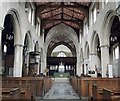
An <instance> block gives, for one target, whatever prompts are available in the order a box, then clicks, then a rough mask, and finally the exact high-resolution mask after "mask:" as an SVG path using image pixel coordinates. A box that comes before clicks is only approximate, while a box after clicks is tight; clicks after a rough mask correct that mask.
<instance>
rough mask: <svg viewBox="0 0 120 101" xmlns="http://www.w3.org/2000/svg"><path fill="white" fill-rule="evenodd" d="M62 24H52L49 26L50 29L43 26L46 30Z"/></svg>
mask: <svg viewBox="0 0 120 101" xmlns="http://www.w3.org/2000/svg"><path fill="white" fill-rule="evenodd" d="M60 23H62V22H58V23H56V24H52V25H51V26H49V27H46V26H43V28H44V29H50V28H52V27H54V26H56V25H59V24H60Z"/></svg>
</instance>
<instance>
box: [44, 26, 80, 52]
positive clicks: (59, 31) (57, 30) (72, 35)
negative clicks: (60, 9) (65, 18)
mask: <svg viewBox="0 0 120 101" xmlns="http://www.w3.org/2000/svg"><path fill="white" fill-rule="evenodd" d="M63 34H65V35H66V36H68V38H69V39H71V40H72V41H73V43H74V45H75V47H76V51H78V48H77V47H78V37H77V34H76V32H75V31H74V30H73V29H72V28H70V27H68V26H67V25H65V24H59V25H57V26H55V27H53V28H52V29H51V30H50V31H49V32H48V34H47V37H46V40H45V46H46V49H45V50H46V51H47V48H48V46H49V43H50V41H51V40H52V39H54V38H55V37H56V36H58V35H63Z"/></svg>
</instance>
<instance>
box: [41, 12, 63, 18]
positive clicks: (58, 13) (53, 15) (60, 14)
mask: <svg viewBox="0 0 120 101" xmlns="http://www.w3.org/2000/svg"><path fill="white" fill-rule="evenodd" d="M58 15H61V13H58V14H55V15H52V16H50V17H46V18H42V17H41V19H42V20H47V19H50V18H52V17H55V16H58Z"/></svg>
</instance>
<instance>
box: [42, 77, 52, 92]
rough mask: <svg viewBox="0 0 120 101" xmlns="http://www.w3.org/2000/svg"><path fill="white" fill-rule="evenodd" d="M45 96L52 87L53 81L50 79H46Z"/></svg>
mask: <svg viewBox="0 0 120 101" xmlns="http://www.w3.org/2000/svg"><path fill="white" fill-rule="evenodd" d="M43 85H44V94H46V93H47V92H48V91H49V89H50V88H51V86H52V79H51V78H50V77H45V78H44V84H43Z"/></svg>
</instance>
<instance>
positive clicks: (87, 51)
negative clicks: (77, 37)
mask: <svg viewBox="0 0 120 101" xmlns="http://www.w3.org/2000/svg"><path fill="white" fill-rule="evenodd" d="M89 52H90V49H89V43H88V41H86V43H85V47H84V58H86V59H88V58H89Z"/></svg>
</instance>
